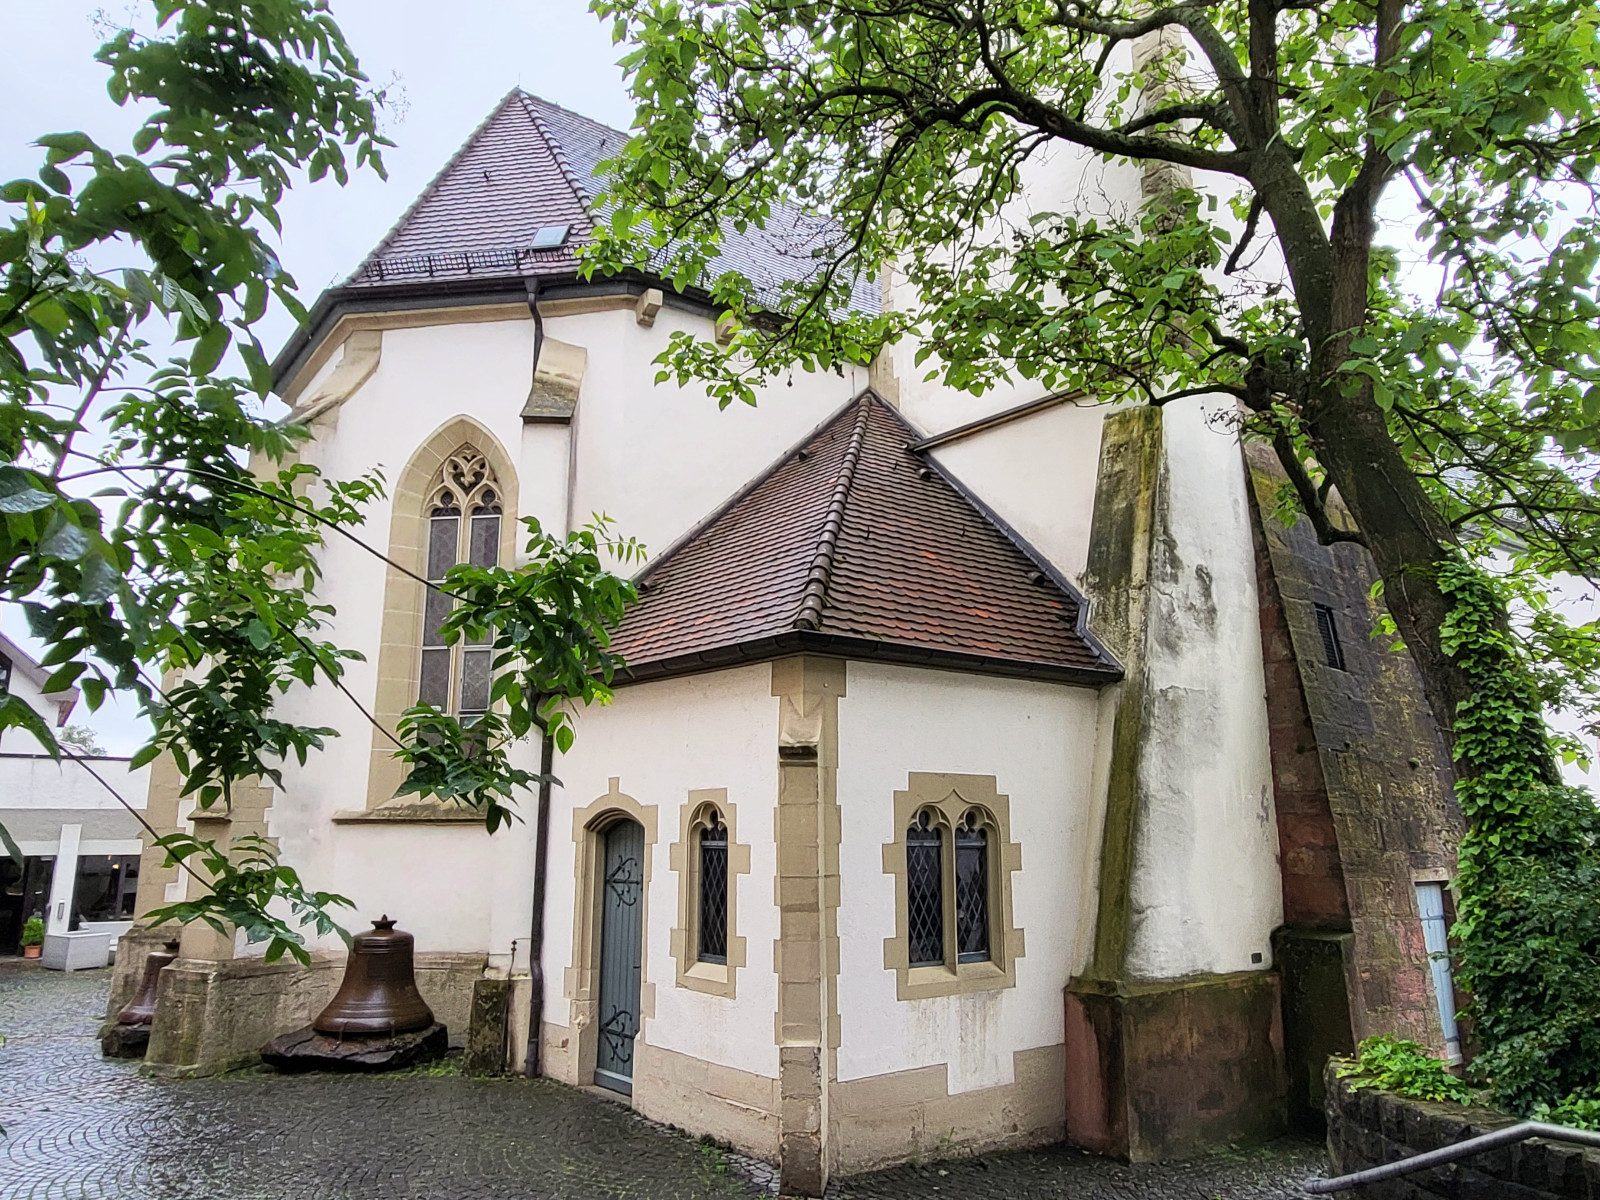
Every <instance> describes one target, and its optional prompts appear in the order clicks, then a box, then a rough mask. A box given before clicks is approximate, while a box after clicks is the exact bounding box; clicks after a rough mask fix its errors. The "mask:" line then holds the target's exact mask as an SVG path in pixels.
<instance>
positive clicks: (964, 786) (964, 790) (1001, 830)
mask: <svg viewBox="0 0 1600 1200" xmlns="http://www.w3.org/2000/svg"><path fill="white" fill-rule="evenodd" d="M924 812H926V813H928V814H929V823H930V824H933V823H935V822H937V823H938V825H939V826H940V828H941V835H942V836H943V837H945V839H946V842H945V847H946V851H947V852H946V854H945V856H944V857H945V858H947V859H948V861H949V866H948V867H946V868H944V876H945V878H944V880H943V882H944V886H943V887H942V889H941V891H942V893H943V897H942V899H943V904H944V939H945V961H944V962H943V963H942V964H939V965H938V966H927V967H913V966H912V965H911V940H910V936H909V929H910V918H909V913H908V909H907V899H906V830H907V829H909V828H910V826H911V824H912V822H913V821H915V820H916V819H917V817H918V816H919V815H920V814H921V813H924ZM969 812H976V813H977V814H978V817H979V820H980V821H981V822H982V824H983V825H984V826H985V828H987V829H988V831H989V840H990V845H989V959H988V961H986V962H968V963H964V962H960V961H958V959H959V955H958V954H957V952H956V913H955V886H954V882H953V871H954V865H955V841H954V836H953V835H954V831H955V828H956V826H957V825H958V824H960V823H962V822H963V820H964V819H965V817H966V815H967V814H968V813H969ZM1021 869H1022V847H1021V845H1020V844H1018V843H1016V842H1013V841H1012V840H1011V798H1010V797H1009V796H1007V795H1003V794H1002V793H1001V792H1000V791H999V788H998V784H997V780H996V778H995V776H993V775H956V774H949V773H944V772H926V771H912V772H910V773H909V774H908V775H907V777H906V787H905V790H904V791H898V792H896V793H895V794H894V840H893V841H892V842H887V843H885V844H884V847H883V870H884V874H886V875H892V876H893V877H894V929H895V935H894V936H893V937H890V938H884V940H883V965H884V969H885V970H889V971H893V972H894V973H895V994H896V997H897V998H898V999H900V1000H927V999H932V998H933V997H937V996H956V995H963V994H966V993H970V992H991V991H1000V990H1002V989H1005V988H1012V987H1016V986H1017V960H1018V959H1019V958H1022V957H1023V955H1024V953H1025V949H1024V941H1023V931H1022V930H1020V929H1018V928H1016V927H1015V926H1014V925H1013V923H1012V921H1013V917H1012V895H1011V893H1012V881H1011V876H1012V875H1013V874H1014V873H1015V872H1017V871H1020V870H1021Z"/></svg>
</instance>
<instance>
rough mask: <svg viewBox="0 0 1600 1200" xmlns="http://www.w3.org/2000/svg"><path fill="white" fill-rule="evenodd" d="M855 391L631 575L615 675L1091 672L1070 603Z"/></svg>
mask: <svg viewBox="0 0 1600 1200" xmlns="http://www.w3.org/2000/svg"><path fill="white" fill-rule="evenodd" d="M916 437H917V433H916V431H915V430H914V429H913V428H912V427H911V426H910V425H908V424H907V423H906V422H905V421H904V419H902V418H901V417H900V415H899V413H897V412H896V411H895V410H894V409H893V408H891V407H889V405H887V404H886V403H884V402H883V401H882V400H881V399H879V398H878V397H877V396H876V395H875V394H873V393H871V392H867V393H864V394H863V395H862V396H860V397H859V398H858V399H856V400H855V401H853V402H852V403H851V404H850V405H848V406H847V407H846V408H845V409H843V410H841V411H840V412H839V413H838V414H837V415H836V416H835V417H833V418H832V419H830V420H829V421H828V422H827V423H826V424H824V425H823V426H822V427H821V428H820V429H819V430H817V431H816V432H815V433H814V434H812V435H811V436H810V437H808V438H807V439H806V440H805V441H804V442H803V443H802V444H801V445H800V446H799V447H797V448H796V449H794V450H792V451H790V452H789V453H788V454H786V455H785V456H784V457H783V458H782V459H780V460H779V461H778V462H777V463H776V464H775V465H774V466H773V467H771V468H770V469H769V470H767V471H766V472H765V473H764V474H762V475H761V476H759V477H758V478H757V479H756V480H755V481H754V482H752V483H751V484H750V485H749V486H748V487H747V488H746V489H745V490H744V491H743V492H741V493H740V494H739V495H738V496H736V497H735V498H734V499H733V500H731V501H730V502H729V503H728V504H727V505H725V506H724V507H723V508H722V509H721V510H720V511H718V512H717V513H715V514H713V515H712V516H711V517H710V518H708V519H707V520H706V521H705V522H703V523H702V524H701V525H700V526H699V527H697V528H696V529H695V530H694V531H692V532H691V533H690V534H689V535H688V536H687V537H685V538H684V539H683V540H682V541H681V542H679V543H678V544H677V545H676V546H674V547H673V548H672V549H670V550H669V551H667V553H666V554H664V555H663V556H662V557H661V558H660V559H659V560H657V561H656V562H655V563H654V564H653V565H652V566H651V567H650V568H649V570H648V571H646V572H645V573H644V574H642V575H641V576H640V580H639V582H640V584H641V588H642V597H641V600H640V602H639V603H638V604H637V605H636V606H635V607H634V608H632V609H631V610H630V611H629V612H628V615H627V616H626V617H624V618H623V621H622V623H621V625H620V626H619V627H618V628H617V630H616V633H615V638H614V643H613V644H614V648H615V649H616V650H617V651H618V652H619V653H621V654H622V655H623V657H624V658H625V660H626V661H627V664H628V671H627V675H628V677H631V678H633V679H648V678H653V677H656V676H660V675H667V674H680V673H686V672H690V671H695V670H704V669H707V668H711V667H716V666H723V665H728V664H731V663H736V662H741V661H751V660H759V659H764V658H772V657H776V656H778V655H781V654H788V653H798V652H802V651H805V652H816V653H831V654H837V655H844V656H849V657H864V658H882V659H888V660H890V661H895V662H907V663H918V664H926V665H929V666H947V667H952V668H957V669H967V670H973V671H979V672H984V673H992V674H1003V675H1023V676H1032V677H1038V678H1048V679H1059V680H1067V681H1074V682H1082V683H1090V684H1100V683H1107V682H1110V681H1112V680H1115V679H1117V678H1120V676H1121V670H1120V668H1119V667H1118V666H1117V664H1116V663H1115V662H1114V661H1113V660H1112V659H1111V657H1110V656H1109V655H1108V654H1107V653H1106V652H1105V651H1104V650H1103V649H1102V648H1101V647H1100V646H1099V644H1098V643H1097V642H1096V641H1095V640H1094V638H1093V636H1092V635H1091V634H1090V633H1089V632H1088V630H1087V628H1086V626H1085V623H1084V616H1085V612H1084V601H1083V598H1082V597H1081V596H1080V595H1079V594H1078V592H1077V591H1076V590H1075V589H1074V588H1073V587H1072V585H1071V584H1070V583H1068V582H1067V581H1066V580H1065V579H1063V578H1062V577H1061V576H1060V575H1059V574H1058V573H1057V572H1056V571H1055V570H1054V569H1053V568H1052V567H1050V565H1049V564H1048V563H1047V562H1046V561H1045V560H1044V559H1043V558H1042V557H1040V556H1039V554H1038V553H1037V552H1036V551H1034V550H1033V549H1032V548H1031V547H1029V546H1028V545H1027V544H1026V543H1025V542H1023V541H1022V540H1021V539H1020V538H1019V537H1017V535H1016V534H1015V533H1013V532H1012V531H1011V530H1010V529H1009V528H1007V527H1006V526H1005V525H1004V524H1003V523H1002V522H1001V521H1000V520H999V519H998V518H997V517H995V516H994V514H993V513H990V512H988V511H987V510H986V509H985V508H983V506H982V505H981V504H980V503H979V502H978V501H977V500H976V499H975V498H974V497H972V496H971V495H970V494H969V493H967V492H966V491H965V490H964V489H963V488H962V487H961V486H960V484H959V483H958V482H957V481H956V480H954V479H953V478H952V477H950V476H949V475H948V474H946V473H945V472H943V471H942V470H941V469H940V468H939V467H938V466H937V465H936V464H934V463H932V462H931V461H925V460H924V459H923V458H920V457H918V456H916V455H914V454H912V453H910V452H908V450H907V449H906V447H907V444H908V443H909V442H911V441H913V440H915V438H916Z"/></svg>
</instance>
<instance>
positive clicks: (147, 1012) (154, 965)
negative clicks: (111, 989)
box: [117, 940, 178, 1025]
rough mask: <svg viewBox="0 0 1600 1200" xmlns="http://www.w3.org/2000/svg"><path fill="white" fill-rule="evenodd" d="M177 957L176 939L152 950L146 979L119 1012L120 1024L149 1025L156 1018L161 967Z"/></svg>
mask: <svg viewBox="0 0 1600 1200" xmlns="http://www.w3.org/2000/svg"><path fill="white" fill-rule="evenodd" d="M177 959H178V943H177V941H176V940H174V941H170V942H168V943H166V945H164V946H162V948H161V949H159V950H152V951H150V955H149V957H148V958H146V959H145V960H144V979H143V980H142V981H141V982H140V984H139V991H138V993H137V994H136V995H135V996H134V998H133V999H132V1000H129V1001H128V1002H127V1003H126V1004H124V1005H123V1006H122V1009H121V1011H120V1012H118V1013H117V1024H118V1025H148V1024H150V1022H151V1021H153V1020H155V1019H156V987H157V985H158V984H159V983H160V982H161V968H162V967H164V966H166V965H167V964H168V963H170V962H176V961H177Z"/></svg>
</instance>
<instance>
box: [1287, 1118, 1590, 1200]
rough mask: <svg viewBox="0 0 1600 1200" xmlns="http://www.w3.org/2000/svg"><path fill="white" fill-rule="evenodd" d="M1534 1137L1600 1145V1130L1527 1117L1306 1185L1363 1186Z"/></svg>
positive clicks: (1316, 1188)
mask: <svg viewBox="0 0 1600 1200" xmlns="http://www.w3.org/2000/svg"><path fill="white" fill-rule="evenodd" d="M1535 1137H1537V1138H1545V1139H1547V1140H1549V1141H1552V1142H1576V1143H1577V1144H1578V1145H1580V1146H1595V1147H1600V1131H1595V1130H1592V1129H1570V1128H1568V1127H1567V1126H1565V1125H1546V1124H1545V1123H1544V1122H1542V1121H1524V1122H1522V1124H1520V1125H1508V1126H1506V1128H1504V1129H1496V1130H1495V1131H1494V1132H1492V1133H1481V1134H1479V1135H1478V1136H1477V1137H1475V1138H1468V1139H1467V1140H1466V1141H1464V1142H1457V1143H1456V1144H1455V1145H1453V1146H1441V1147H1440V1148H1439V1149H1437V1150H1427V1151H1424V1152H1423V1153H1421V1154H1414V1155H1412V1156H1411V1157H1410V1158H1402V1159H1398V1160H1396V1161H1395V1162H1392V1163H1384V1164H1383V1165H1382V1166H1381V1167H1368V1168H1367V1169H1366V1170H1365V1171H1357V1172H1355V1174H1353V1175H1340V1176H1339V1177H1338V1178H1337V1179H1312V1180H1308V1181H1307V1182H1306V1184H1305V1185H1304V1186H1305V1190H1306V1191H1308V1192H1311V1193H1312V1194H1313V1195H1318V1196H1320V1195H1324V1194H1326V1193H1328V1192H1342V1191H1345V1190H1346V1189H1347V1188H1353V1187H1360V1186H1361V1185H1362V1184H1364V1183H1381V1182H1382V1181H1383V1180H1385V1179H1395V1178H1397V1177H1399V1176H1401V1175H1409V1174H1411V1173H1412V1172H1413V1171H1426V1170H1427V1169H1428V1168H1429V1167H1437V1166H1440V1165H1442V1164H1444V1163H1450V1162H1455V1161H1456V1160H1457V1159H1459V1158H1471V1157H1472V1156H1473V1155H1474V1154H1482V1153H1483V1152H1484V1151H1485V1150H1493V1149H1495V1148H1496V1147H1497V1146H1509V1145H1510V1144H1511V1143H1513V1142H1522V1141H1526V1140H1527V1139H1528V1138H1535Z"/></svg>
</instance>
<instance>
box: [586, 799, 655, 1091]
mask: <svg viewBox="0 0 1600 1200" xmlns="http://www.w3.org/2000/svg"><path fill="white" fill-rule="evenodd" d="M604 863H605V867H604V873H603V874H602V876H601V884H600V886H601V889H602V890H601V897H600V1046H599V1053H598V1055H597V1056H596V1060H595V1070H594V1081H595V1082H596V1083H597V1084H599V1085H600V1086H601V1087H607V1088H610V1089H611V1090H612V1091H616V1092H621V1093H622V1094H623V1095H625V1096H631V1095H632V1094H633V1039H634V1036H635V1035H636V1034H637V1033H638V1032H639V965H640V961H641V953H640V952H641V949H642V944H643V934H644V829H643V828H642V827H641V826H640V825H639V823H638V822H637V821H619V822H617V823H616V824H615V825H613V826H611V828H610V829H608V830H606V834H605V859H604Z"/></svg>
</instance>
